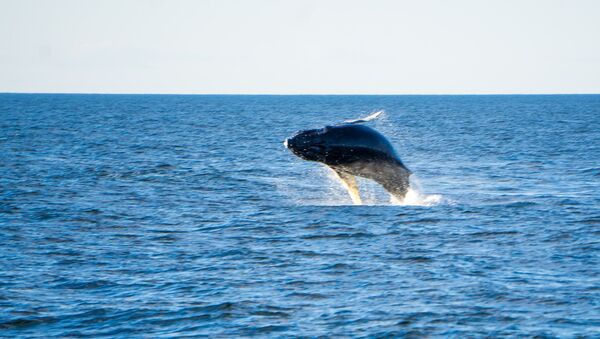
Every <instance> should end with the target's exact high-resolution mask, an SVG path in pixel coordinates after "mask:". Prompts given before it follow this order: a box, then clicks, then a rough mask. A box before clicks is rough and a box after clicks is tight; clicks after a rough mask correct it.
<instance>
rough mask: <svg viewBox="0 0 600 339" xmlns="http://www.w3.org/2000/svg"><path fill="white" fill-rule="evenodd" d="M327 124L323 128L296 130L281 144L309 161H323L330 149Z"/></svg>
mask: <svg viewBox="0 0 600 339" xmlns="http://www.w3.org/2000/svg"><path fill="white" fill-rule="evenodd" d="M329 128H330V127H329V126H327V127H325V128H319V129H310V130H303V131H298V132H296V133H295V134H294V135H293V136H291V137H289V138H287V139H285V141H284V142H283V144H284V145H285V147H287V148H288V149H289V150H290V151H292V153H294V154H295V155H296V156H298V157H300V158H302V159H304V160H309V161H319V162H325V158H326V155H327V153H328V152H329V151H330V145H331V142H330V140H329V139H330V136H329V135H328V129H329Z"/></svg>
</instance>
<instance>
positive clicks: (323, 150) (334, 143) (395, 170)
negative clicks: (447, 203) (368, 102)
mask: <svg viewBox="0 0 600 339" xmlns="http://www.w3.org/2000/svg"><path fill="white" fill-rule="evenodd" d="M382 113H383V111H379V112H376V113H374V114H372V115H370V116H368V117H366V118H361V119H356V120H349V121H344V122H343V123H341V124H337V125H331V126H325V127H322V128H318V129H308V130H301V131H298V132H296V133H294V134H293V135H292V136H291V137H289V138H287V139H285V141H284V145H285V147H287V148H288V149H289V150H290V151H291V152H292V153H293V154H294V155H296V156H298V157H299V158H301V159H303V160H307V161H313V162H319V163H322V164H324V165H326V166H327V167H329V168H331V169H332V170H333V171H334V172H335V173H336V175H337V177H338V178H339V179H340V181H341V183H342V185H343V186H344V187H345V188H346V190H347V191H348V194H349V195H350V198H351V199H352V202H353V203H354V204H355V205H360V204H362V199H361V197H360V192H359V188H358V183H357V181H356V177H362V178H367V179H371V180H374V181H375V182H377V183H378V184H380V185H381V186H383V188H384V189H385V190H386V191H387V192H389V193H390V194H391V195H392V196H393V197H395V198H396V199H398V200H399V201H402V200H403V199H404V197H405V196H406V193H407V192H408V189H409V186H410V182H409V177H410V175H411V174H412V172H411V171H410V170H409V169H408V168H407V167H406V166H405V165H404V164H403V163H402V160H401V159H400V157H399V156H398V153H397V152H396V150H395V149H394V147H393V146H392V144H391V143H390V142H389V141H388V140H387V138H386V137H384V136H383V135H382V134H381V133H380V132H378V131H377V130H375V129H374V128H371V127H369V126H367V125H366V123H367V122H369V121H371V120H374V119H376V118H377V117H379V116H380V115H381V114H382Z"/></svg>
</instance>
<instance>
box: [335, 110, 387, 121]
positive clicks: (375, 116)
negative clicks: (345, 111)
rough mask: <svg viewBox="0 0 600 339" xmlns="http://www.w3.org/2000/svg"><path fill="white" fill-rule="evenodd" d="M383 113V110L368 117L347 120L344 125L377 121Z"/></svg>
mask: <svg viewBox="0 0 600 339" xmlns="http://www.w3.org/2000/svg"><path fill="white" fill-rule="evenodd" d="M383 113H384V111H383V110H379V111H377V112H375V113H372V114H371V115H369V116H368V117H364V118H359V119H354V120H346V121H344V123H345V124H360V123H363V122H368V121H371V120H375V119H377V118H378V117H379V116H380V115H381V114H383Z"/></svg>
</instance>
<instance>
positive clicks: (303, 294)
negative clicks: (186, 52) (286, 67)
mask: <svg viewBox="0 0 600 339" xmlns="http://www.w3.org/2000/svg"><path fill="white" fill-rule="evenodd" d="M380 109H383V110H385V113H384V114H383V115H382V117H381V118H379V119H378V120H376V121H372V122H370V123H369V124H370V126H372V127H374V128H376V129H377V130H379V131H380V132H382V133H383V134H384V135H386V136H387V137H388V138H389V140H390V141H391V142H392V144H394V146H395V148H396V150H397V152H398V154H400V156H401V158H402V160H403V162H404V163H405V164H406V165H407V167H408V168H410V169H411V170H412V171H413V173H414V176H413V178H412V179H413V190H412V192H411V196H410V197H409V198H407V199H406V201H404V202H402V203H391V202H390V199H389V196H388V195H387V194H386V192H385V191H383V189H382V188H381V187H379V186H377V185H376V184H374V183H373V182H370V181H367V180H360V181H359V184H360V187H361V193H362V194H363V198H364V200H365V202H366V203H365V205H362V206H353V205H352V204H351V200H350V197H349V196H348V194H347V193H346V192H345V191H344V189H343V188H342V186H341V185H340V183H339V182H337V181H336V179H335V178H334V177H333V176H332V175H331V173H330V172H329V170H328V169H326V168H325V167H324V166H322V165H320V164H318V163H311V162H305V161H302V160H300V159H299V158H296V157H295V156H293V155H292V154H291V153H290V152H289V151H288V150H286V149H285V148H284V146H283V145H282V142H283V140H284V139H285V138H286V137H288V136H290V135H291V134H293V133H294V132H295V131H297V130H300V129H307V128H316V127H322V126H324V125H328V124H335V123H338V122H342V121H344V120H346V119H354V118H359V117H361V116H365V115H368V114H369V113H372V112H374V111H376V110H380ZM466 335H470V336H475V337H480V336H492V337H495V336H536V335H537V336H540V337H573V336H582V337H599V336H600V95H557V96H555V95H540V96H530V95H519V96H512V95H506V96H194V95H189V96H186V95H181V96H179V95H38V94H31V95H28V94H0V336H2V337H7V338H13V337H44V338H48V337H80V336H90V337H186V336H190V337H197V336H210V337H247V336H263V337H298V336H304V337H317V336H326V337H329V336H330V337H340V336H342V337H344V336H345V337H402V336H415V337H423V336H442V337H456V338H462V337H465V336H466Z"/></svg>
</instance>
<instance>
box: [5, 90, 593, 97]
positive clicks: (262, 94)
mask: <svg viewBox="0 0 600 339" xmlns="http://www.w3.org/2000/svg"><path fill="white" fill-rule="evenodd" d="M3 94H22V95H32V94H41V95H52V94H55V95H189V96H191V95H202V96H211V95H212V96H217V95H223V96H236V95H237V96H501V95H600V92H596V93H592V92H589V93H588V92H583V93H493V92H492V93H160V92H149V93H141V92H122V93H118V92H117V93H116V92H2V91H0V95H3Z"/></svg>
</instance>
